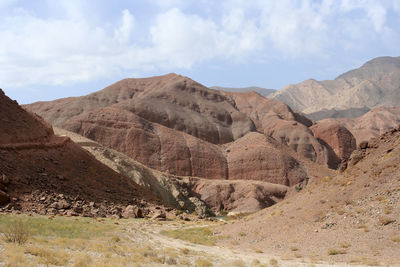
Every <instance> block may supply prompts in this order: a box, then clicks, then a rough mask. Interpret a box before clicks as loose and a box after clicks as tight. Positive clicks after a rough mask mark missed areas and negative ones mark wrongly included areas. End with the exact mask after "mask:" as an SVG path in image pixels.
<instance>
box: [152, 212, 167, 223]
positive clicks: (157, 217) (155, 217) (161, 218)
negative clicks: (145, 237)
mask: <svg viewBox="0 0 400 267" xmlns="http://www.w3.org/2000/svg"><path fill="white" fill-rule="evenodd" d="M151 219H153V220H159V221H165V220H166V219H167V215H166V214H165V212H163V211H160V210H158V211H156V212H155V213H154V215H153V216H152V217H151Z"/></svg>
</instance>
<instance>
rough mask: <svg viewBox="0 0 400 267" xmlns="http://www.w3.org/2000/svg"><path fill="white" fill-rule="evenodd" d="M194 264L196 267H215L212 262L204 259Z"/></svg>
mask: <svg viewBox="0 0 400 267" xmlns="http://www.w3.org/2000/svg"><path fill="white" fill-rule="evenodd" d="M194 264H195V266H197V267H212V266H214V264H213V263H212V262H211V261H209V260H206V259H203V258H199V259H197V260H196V261H195V262H194Z"/></svg>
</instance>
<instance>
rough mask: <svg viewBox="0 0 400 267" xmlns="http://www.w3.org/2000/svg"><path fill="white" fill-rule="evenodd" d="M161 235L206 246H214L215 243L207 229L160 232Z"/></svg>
mask: <svg viewBox="0 0 400 267" xmlns="http://www.w3.org/2000/svg"><path fill="white" fill-rule="evenodd" d="M161 234H163V235H166V236H169V237H172V238H177V239H181V240H185V241H189V242H192V243H195V244H200V245H206V246H214V245H215V241H216V237H215V236H214V235H213V232H212V230H211V229H210V228H209V227H195V228H187V229H178V230H169V231H162V232H161Z"/></svg>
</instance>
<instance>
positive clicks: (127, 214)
mask: <svg viewBox="0 0 400 267" xmlns="http://www.w3.org/2000/svg"><path fill="white" fill-rule="evenodd" d="M122 217H123V218H143V214H142V210H141V209H140V208H138V207H137V206H133V205H128V206H127V207H126V208H125V209H124V211H123V212H122Z"/></svg>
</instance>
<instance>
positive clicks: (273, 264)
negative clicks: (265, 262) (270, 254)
mask: <svg viewBox="0 0 400 267" xmlns="http://www.w3.org/2000/svg"><path fill="white" fill-rule="evenodd" d="M269 264H270V265H271V266H274V267H275V266H279V264H278V261H277V260H276V259H274V258H272V259H270V260H269Z"/></svg>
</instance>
